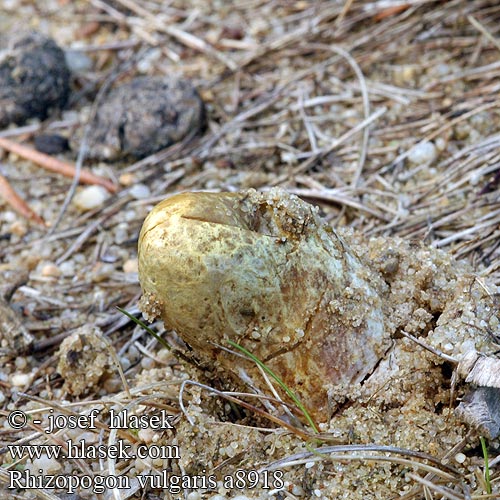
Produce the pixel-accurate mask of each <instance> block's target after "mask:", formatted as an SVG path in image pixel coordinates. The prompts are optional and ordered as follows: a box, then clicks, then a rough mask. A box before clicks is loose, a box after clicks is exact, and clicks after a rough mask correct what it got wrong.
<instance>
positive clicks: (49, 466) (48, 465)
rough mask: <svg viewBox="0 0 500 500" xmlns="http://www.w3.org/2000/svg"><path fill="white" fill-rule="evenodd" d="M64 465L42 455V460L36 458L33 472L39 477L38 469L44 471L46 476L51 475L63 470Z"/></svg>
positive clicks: (32, 465)
mask: <svg viewBox="0 0 500 500" xmlns="http://www.w3.org/2000/svg"><path fill="white" fill-rule="evenodd" d="M61 468H62V465H61V464H60V463H59V462H58V461H57V460H56V459H55V458H49V457H48V456H47V455H42V456H41V457H40V458H35V459H34V460H33V462H32V464H31V472H32V473H34V474H36V475H38V474H39V472H38V469H42V471H43V473H44V474H50V473H54V472H57V471H59V470H61Z"/></svg>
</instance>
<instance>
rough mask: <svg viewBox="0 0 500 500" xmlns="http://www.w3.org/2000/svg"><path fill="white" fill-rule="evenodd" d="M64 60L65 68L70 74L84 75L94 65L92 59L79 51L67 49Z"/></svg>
mask: <svg viewBox="0 0 500 500" xmlns="http://www.w3.org/2000/svg"><path fill="white" fill-rule="evenodd" d="M64 59H65V60H66V66H68V68H69V69H70V71H71V72H72V73H85V72H87V71H90V70H91V69H92V66H93V65H94V63H93V62H92V59H90V57H89V56H87V55H86V54H85V53H84V52H82V51H81V50H72V49H69V50H66V51H64Z"/></svg>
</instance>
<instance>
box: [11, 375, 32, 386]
mask: <svg viewBox="0 0 500 500" xmlns="http://www.w3.org/2000/svg"><path fill="white" fill-rule="evenodd" d="M11 381H12V385H15V386H16V387H25V386H26V385H29V383H30V382H31V375H28V374H27V373H15V374H14V375H12V379H11Z"/></svg>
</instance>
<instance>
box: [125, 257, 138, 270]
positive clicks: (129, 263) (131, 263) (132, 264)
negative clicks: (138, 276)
mask: <svg viewBox="0 0 500 500" xmlns="http://www.w3.org/2000/svg"><path fill="white" fill-rule="evenodd" d="M123 272H124V273H138V272H139V263H138V261H137V259H128V260H126V261H125V262H124V264H123Z"/></svg>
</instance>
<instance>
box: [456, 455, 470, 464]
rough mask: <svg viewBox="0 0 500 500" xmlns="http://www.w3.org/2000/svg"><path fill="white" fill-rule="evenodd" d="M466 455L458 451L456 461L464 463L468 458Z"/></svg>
mask: <svg viewBox="0 0 500 500" xmlns="http://www.w3.org/2000/svg"><path fill="white" fill-rule="evenodd" d="M466 458H467V457H466V456H465V455H464V454H463V453H457V454H456V455H455V461H456V462H457V463H459V464H463V463H464V462H465V460H466Z"/></svg>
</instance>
